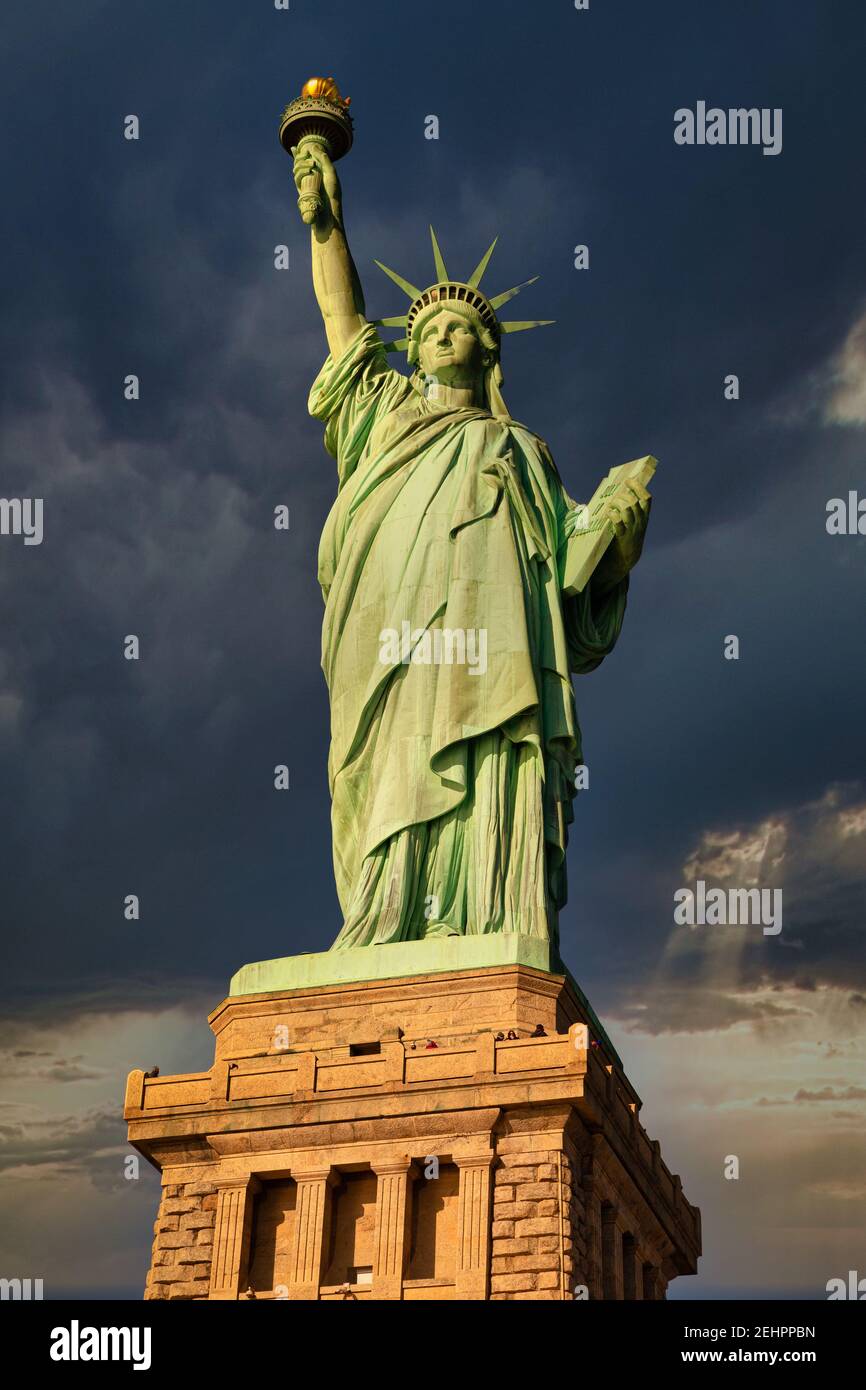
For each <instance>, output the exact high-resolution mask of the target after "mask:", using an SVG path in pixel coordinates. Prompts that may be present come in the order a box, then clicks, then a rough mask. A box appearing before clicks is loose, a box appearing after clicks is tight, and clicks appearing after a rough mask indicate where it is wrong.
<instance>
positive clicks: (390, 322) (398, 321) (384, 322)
mask: <svg viewBox="0 0 866 1390" xmlns="http://www.w3.org/2000/svg"><path fill="white" fill-rule="evenodd" d="M408 320H409V315H408V314H394V315H393V317H392V318H388V319H371V320H370V322H371V323H372V325H373V327H374V328H405V327H406V324H407V322H408Z"/></svg>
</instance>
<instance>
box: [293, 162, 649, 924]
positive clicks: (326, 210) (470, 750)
mask: <svg viewBox="0 0 866 1390" xmlns="http://www.w3.org/2000/svg"><path fill="white" fill-rule="evenodd" d="M290 148H291V152H292V154H293V156H294V175H295V181H296V184H297V187H298V190H299V193H300V194H301V199H300V206H301V210H302V215H304V217H305V220H306V221H309V222H310V227H311V244H312V262H313V285H314V289H315V293H316V298H317V301H318V304H319V308H320V309H321V312H322V317H323V319H324V323H325V332H326V335H327V340H328V347H329V349H330V352H329V356H328V358H327V360H326V362H325V364H324V366H323V368H322V370H321V372H320V373H319V375H318V377H317V378H316V381H315V383H314V385H313V387H312V390H311V392H310V400H309V409H310V413H311V414H312V415H314V416H315V417H316V418H317V419H319V420H322V421H324V422H325V426H326V428H325V445H326V447H327V449H328V451H329V452H330V453H331V454H332V455H333V456H334V458H335V459H336V461H337V471H338V482H339V488H338V493H337V498H336V501H335V503H334V506H333V508H332V510H331V513H330V516H329V517H328V520H327V522H326V525H325V529H324V533H323V535H322V539H321V546H320V551H319V581H320V583H321V586H322V592H323V594H324V598H325V619H324V631H323V638H322V666H323V669H324V673H325V678H326V680H327V683H328V690H329V692H330V701H331V751H330V759H329V780H330V787H331V795H332V798H333V837H334V865H335V871H336V879H337V891H338V894H339V898H340V904H341V907H342V911H343V917H344V923H343V927H342V930H341V931H340V933H339V935H338V937H337V939H336V941H335V943H334V947H333V948H332V949H342V948H345V947H353V946H366V945H381V944H384V943H387V942H396V941H411V940H417V939H420V938H422V937H431V936H455V935H456V936H463V935H470V934H475V933H485V932H520V933H522V934H524V935H526V936H535V937H542V938H546V939H548V940H550V941H551V942H552V943H554V944H555V943H556V942H557V919H558V913H559V910H560V908H561V907H562V905H563V903H564V902H565V898H566V875H565V848H566V842H567V836H568V825H569V822H570V821H571V820H572V819H573V813H572V799H573V797H574V793H575V784H574V779H575V767H576V765H579V764H580V763H581V761H582V757H581V746H580V729H579V726H578V722H577V715H576V712H575V703H574V695H573V691H572V685H571V673H572V672H576V673H578V674H584V673H586V672H588V671H592V670H594V668H595V667H596V666H598V665H599V663H600V662H601V661H602V659H603V658H604V657H605V656H606V655H607V653H608V652H609V651H610V650H611V648H612V647H613V645H614V643H615V642H616V639H617V637H618V635H619V631H620V627H621V625H622V621H623V614H624V611H625V605H626V590H627V588H628V573H629V571H630V569H631V568H632V566H633V565H634V564H635V563H636V562H637V560H638V558H639V556H640V552H641V547H642V545H643V539H644V532H645V529H646V523H647V519H648V515H649V509H650V498H649V493H648V492H647V490H646V488H645V486H644V485H643V484H642V483H641V482H640V481H638V480H635V479H632V480H630V481H624V482H620V483H618V484H617V485H616V486H612V487H610V488H609V489H608V494H609V495H607V496H606V497H605V500H604V502H603V504H602V506H601V511H600V513H599V516H598V517H596V529H597V526H598V524H600V522H601V521H602V520H606V522H609V523H610V524H609V526H608V530H609V532H610V534H611V535H612V537H613V539H612V540H611V541H610V543H609V544H608V545H607V548H606V549H605V551H604V554H603V557H602V558H601V559H600V561H599V562H598V564H597V565H596V567H595V569H594V571H593V572H592V575H591V578H590V579H589V581H588V582H587V583H585V585H584V587H583V588H582V589H580V590H576V589H575V588H574V587H573V586H572V587H571V589H569V585H568V584H567V583H566V582H565V579H564V576H566V575H567V572H568V567H569V551H570V547H572V546H576V545H577V544H578V542H581V543H584V542H585V535H584V532H585V530H586V527H585V523H584V522H582V518H584V517H585V515H586V514H585V511H584V509H583V508H581V507H579V506H578V504H576V503H575V502H573V501H572V500H571V498H570V497H569V496H568V495H567V493H566V492H565V490H564V488H563V486H562V482H561V480H560V477H559V474H558V472H557V470H556V466H555V465H554V462H553V459H552V457H551V455H550V452H549V450H548V448H547V446H546V445H545V443H544V441H543V440H542V439H540V438H539V437H538V435H535V434H533V433H532V432H531V431H530V430H529V429H527V428H526V427H525V426H524V425H521V424H518V423H517V422H516V421H515V420H512V419H511V417H510V415H509V413H508V408H507V406H506V404H505V402H504V400H503V398H502V394H501V391H500V386H501V383H502V372H501V369H500V343H501V338H502V335H503V333H506V332H509V331H514V330H516V329H518V328H530V327H535V326H536V324H535V323H523V322H520V323H513V324H509V323H503V322H500V321H499V320H498V318H497V315H496V310H497V309H498V308H499V306H500V305H501V304H503V303H504V302H505V301H506V300H508V299H510V298H511V297H512V295H514V294H516V293H517V290H510V291H507V292H505V293H504V294H500V295H498V296H496V297H494V298H490V299H488V298H487V297H486V296H485V295H484V294H483V293H482V292H481V290H480V289H479V283H480V280H481V277H482V274H483V273H484V271H485V269H486V267H487V262H488V260H489V258H490V253H491V251H492V250H493V247H491V248H490V250H489V251H488V252H487V253H486V255H485V256H484V257H483V259H482V260H481V262H480V264H479V266H478V267H477V269H476V270H475V271H474V272H473V274H471V275H470V276H469V277H468V279H467V280H466V281H457V280H453V279H451V278H450V277H449V275H448V272H447V270H446V268H445V264H444V261H443V258H442V255H441V252H440V250H439V247H438V244H437V242H436V238H435V236H433V252H434V258H435V265H436V283H435V284H434V285H432V286H431V287H430V288H428V289H427V290H425V291H422V290H420V289H418V288H417V287H415V286H414V285H410V284H409V283H408V282H407V281H406V280H404V279H403V278H402V277H401V276H399V275H397V274H395V273H394V272H393V271H390V270H387V268H386V267H384V266H383V267H382V269H383V270H386V273H387V274H388V275H390V277H391V279H392V280H394V281H395V282H396V283H397V284H398V285H399V286H400V287H401V288H402V289H403V290H404V291H405V292H406V294H407V295H408V296H409V297H410V299H411V306H410V308H409V311H408V314H406V315H405V316H401V317H399V318H393V319H384V320H379V321H377V323H373V322H370V321H368V319H367V318H366V316H365V309H364V297H363V294H362V292H361V285H360V282H359V279H358V274H357V271H356V269H355V265H354V262H353V260H352V256H351V254H350V252H349V247H348V244H347V241H346V233H345V229H344V225H343V212H342V200H341V192H340V184H339V181H338V178H337V174H336V172H335V169H334V164H333V161H332V159H331V157H330V155H329V153H328V146H327V142H326V141H325V140H322V139H317V138H315V137H304V138H301V139H300V140H299V141H298V144H297V145H296V146H290ZM431 234H432V229H431ZM378 324H386V325H388V324H401V325H403V324H405V326H406V336H405V338H404V339H402V340H400V341H399V342H398V343H397V344H391V345H388V346H391V347H398V348H399V347H405V348H406V350H407V355H408V362H409V365H410V367H412V368H414V372H413V375H411V376H405V375H403V374H402V373H401V372H399V371H397V370H395V369H394V368H393V367H391V366H390V365H389V363H388V359H387V356H386V345H385V344H383V341H382V339H381V338H380V335H379V333H378V331H377V325H378Z"/></svg>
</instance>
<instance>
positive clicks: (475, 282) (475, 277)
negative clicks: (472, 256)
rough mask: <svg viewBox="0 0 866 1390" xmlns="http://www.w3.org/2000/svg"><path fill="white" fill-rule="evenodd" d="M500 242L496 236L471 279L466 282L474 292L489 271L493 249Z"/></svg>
mask: <svg viewBox="0 0 866 1390" xmlns="http://www.w3.org/2000/svg"><path fill="white" fill-rule="evenodd" d="M498 240H499V237H498V236H495V237H494V238H493V240H492V241H491V243H490V245H489V246H488V248H487V250H486V251H485V252H484V255H483V256H482V257H481V260H480V261H479V262H478V264H477V266H476V267H475V269H474V270H473V272H472V274H471V275H470V276H469V279H468V280H467V281H466V283H467V285H471V286H472V288H473V290H477V289H478V286H479V285H480V284H481V277H482V275H483V274H484V272H485V270H486V269H487V264H488V262H489V260H490V257H491V256H492V255H493V248H494V246H495V245H496V243H497V241H498Z"/></svg>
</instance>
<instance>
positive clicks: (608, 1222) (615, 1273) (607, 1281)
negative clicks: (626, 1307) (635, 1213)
mask: <svg viewBox="0 0 866 1390" xmlns="http://www.w3.org/2000/svg"><path fill="white" fill-rule="evenodd" d="M616 1218H617V1209H616V1207H615V1206H614V1205H613V1204H612V1203H611V1202H605V1203H604V1205H603V1206H602V1209H601V1267H602V1278H603V1280H604V1297H605V1299H606V1300H608V1301H611V1300H613V1299H622V1296H623V1288H622V1239H621V1236H620V1230H619V1227H618V1225H617V1224H616Z"/></svg>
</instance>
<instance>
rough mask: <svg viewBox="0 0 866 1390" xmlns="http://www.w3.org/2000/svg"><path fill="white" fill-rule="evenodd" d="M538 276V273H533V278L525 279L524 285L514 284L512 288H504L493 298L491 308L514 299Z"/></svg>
mask: <svg viewBox="0 0 866 1390" xmlns="http://www.w3.org/2000/svg"><path fill="white" fill-rule="evenodd" d="M538 278H539V277H538V276H537V275H533V277H532V279H531V280H524V281H523V284H522V285H514V286H513V287H512V288H511V289H510V290H503V292H502V294H498V295H496V297H495V298H494V299H491V301H490V305H491V308H493V309H498V308H499V307H500V305H502V304H507V303H508V301H509V299H513V298H514V296H515V295H516V294H520V291H521V290H525V289H526V286H527V285H534V284H535V282H536V280H537V279H538Z"/></svg>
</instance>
